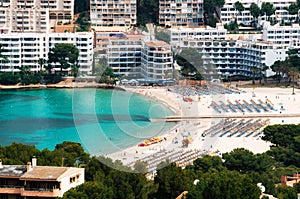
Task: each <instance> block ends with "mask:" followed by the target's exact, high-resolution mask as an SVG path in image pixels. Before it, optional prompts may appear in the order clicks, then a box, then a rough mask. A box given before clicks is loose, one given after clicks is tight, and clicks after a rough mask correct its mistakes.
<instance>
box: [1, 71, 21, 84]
mask: <svg viewBox="0 0 300 199" xmlns="http://www.w3.org/2000/svg"><path fill="white" fill-rule="evenodd" d="M19 82H20V76H19V74H13V73H11V72H4V73H0V84H2V85H16V84H17V83H19Z"/></svg>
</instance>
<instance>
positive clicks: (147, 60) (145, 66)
mask: <svg viewBox="0 0 300 199" xmlns="http://www.w3.org/2000/svg"><path fill="white" fill-rule="evenodd" d="M141 61H142V64H141V73H142V75H143V77H144V78H146V79H168V78H171V77H172V74H173V53H172V51H171V47H170V45H169V44H167V43H165V42H163V41H149V42H143V47H142V60H141Z"/></svg>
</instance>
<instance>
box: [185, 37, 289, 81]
mask: <svg viewBox="0 0 300 199" xmlns="http://www.w3.org/2000/svg"><path fill="white" fill-rule="evenodd" d="M189 47H192V48H197V50H198V52H199V56H202V59H203V67H204V68H205V69H207V74H204V75H206V76H207V78H208V79H212V78H213V76H214V75H222V76H225V77H226V76H227V77H228V76H248V77H251V76H252V68H258V69H261V68H262V66H263V64H266V65H267V66H271V65H272V64H273V63H274V62H275V61H277V60H284V59H285V58H286V57H287V54H286V53H285V52H286V50H284V49H281V48H280V47H277V46H274V44H272V43H262V42H252V41H242V40H203V41H198V40H187V41H184V43H183V45H181V46H180V48H181V49H182V48H189Z"/></svg>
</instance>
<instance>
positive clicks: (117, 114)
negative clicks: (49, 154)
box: [0, 88, 172, 154]
mask: <svg viewBox="0 0 300 199" xmlns="http://www.w3.org/2000/svg"><path fill="white" fill-rule="evenodd" d="M0 112H1V114H0V144H1V145H9V144H11V143H12V142H18V143H23V144H28V145H35V146H36V147H37V148H39V149H44V148H48V149H50V150H52V149H53V148H54V147H55V145H56V144H58V143H62V142H63V141H75V142H80V143H81V144H82V145H83V147H84V148H85V149H86V151H87V152H89V153H91V154H101V153H109V152H114V151H117V150H120V149H122V148H125V147H128V146H132V145H134V144H137V143H138V142H140V141H141V140H144V139H146V138H148V137H152V136H157V135H159V134H162V133H163V131H165V130H167V129H169V128H171V126H170V125H169V124H165V123H151V122H150V121H149V118H158V117H165V116H167V115H171V114H172V112H171V111H170V110H168V109H167V108H166V107H164V106H163V105H161V104H158V103H157V102H155V101H153V100H150V99H146V98H144V97H142V96H140V95H137V94H132V93H127V92H123V91H116V90H101V89H92V88H91V89H53V90H51V89H46V90H27V91H0Z"/></svg>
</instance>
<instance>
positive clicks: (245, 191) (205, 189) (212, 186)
mask: <svg viewBox="0 0 300 199" xmlns="http://www.w3.org/2000/svg"><path fill="white" fill-rule="evenodd" d="M259 196H260V190H259V188H258V186H257V185H256V184H255V183H253V181H252V180H251V178H249V177H248V176H246V175H243V174H240V173H238V172H237V171H221V172H213V173H205V174H204V175H203V176H202V178H201V179H199V182H198V183H197V184H196V185H195V186H192V188H191V190H190V191H189V192H188V194H187V199H216V198H218V199H229V198H230V199H231V198H243V199H258V198H259Z"/></svg>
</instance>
